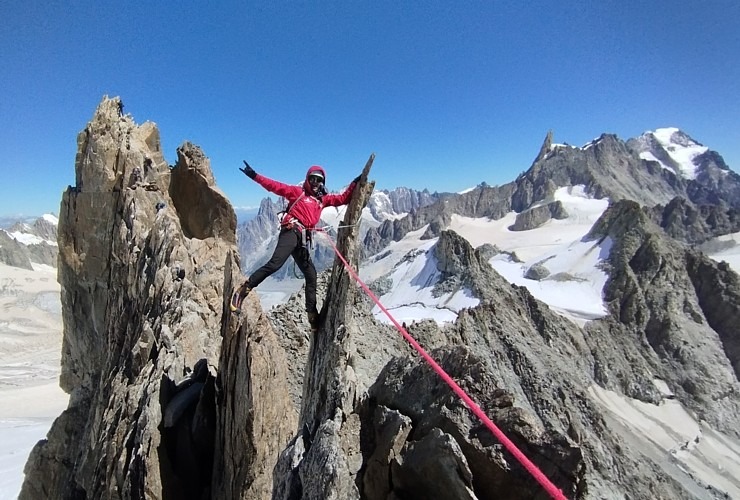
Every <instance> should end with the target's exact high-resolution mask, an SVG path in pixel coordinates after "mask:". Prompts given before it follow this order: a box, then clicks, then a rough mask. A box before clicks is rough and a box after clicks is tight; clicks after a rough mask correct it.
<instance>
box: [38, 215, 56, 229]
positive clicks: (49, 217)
mask: <svg viewBox="0 0 740 500" xmlns="http://www.w3.org/2000/svg"><path fill="white" fill-rule="evenodd" d="M41 217H42V218H43V219H44V220H45V221H47V222H51V223H52V224H54V225H55V226H58V225H59V219H58V218H57V216H56V215H54V214H44V215H42V216H41Z"/></svg>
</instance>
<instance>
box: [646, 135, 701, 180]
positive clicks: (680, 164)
mask: <svg viewBox="0 0 740 500" xmlns="http://www.w3.org/2000/svg"><path fill="white" fill-rule="evenodd" d="M632 144H633V147H634V148H635V150H637V151H638V153H639V155H640V158H642V159H643V160H649V161H657V162H658V163H659V164H660V166H661V167H663V168H664V169H666V170H670V171H672V172H674V173H675V174H676V175H677V176H679V177H682V178H684V179H695V178H696V176H697V175H698V173H699V172H698V167H699V164H698V162H695V161H694V160H695V159H696V158H697V157H699V156H700V155H702V154H704V153H706V152H707V151H708V149H709V148H707V147H706V146H703V145H702V144H700V143H699V142H697V141H695V140H694V139H692V138H691V137H690V136H689V135H688V134H686V133H685V132H683V131H682V130H680V129H678V128H676V127H665V128H659V129H656V130H654V131H647V132H645V133H643V134H642V135H641V136H640V137H638V138H637V139H634V142H633V143H632ZM635 146H636V147H635Z"/></svg>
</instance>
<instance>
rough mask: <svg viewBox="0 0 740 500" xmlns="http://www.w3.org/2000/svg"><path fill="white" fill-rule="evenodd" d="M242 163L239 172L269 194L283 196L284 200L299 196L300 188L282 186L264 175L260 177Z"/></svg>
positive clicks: (245, 163) (246, 164)
mask: <svg viewBox="0 0 740 500" xmlns="http://www.w3.org/2000/svg"><path fill="white" fill-rule="evenodd" d="M242 161H243V162H244V168H240V169H239V170H241V171H242V172H244V175H246V176H247V177H249V178H250V179H252V180H253V181H255V182H256V183H257V184H259V185H260V186H262V187H263V188H265V189H267V190H268V191H269V192H271V193H274V194H276V195H278V196H285V197H286V198H287V197H289V196H297V195H298V194H300V192H301V188H300V187H298V186H290V185H288V184H283V183H282V182H279V181H275V180H272V179H270V178H269V177H265V176H264V175H260V174H258V173H257V172H255V170H254V169H253V168H252V167H250V166H249V163H247V161H246V160H242ZM296 191H297V192H298V194H296Z"/></svg>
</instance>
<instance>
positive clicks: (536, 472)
mask: <svg viewBox="0 0 740 500" xmlns="http://www.w3.org/2000/svg"><path fill="white" fill-rule="evenodd" d="M318 231H320V232H322V233H323V234H324V236H326V239H327V240H329V243H331V246H332V248H334V253H336V254H337V256H338V257H339V258H340V259H341V261H342V263H343V264H344V267H345V268H346V269H347V271H348V272H349V274H350V275H351V276H352V278H353V279H354V280H355V281H357V283H359V284H360V286H361V287H362V289H363V290H364V291H365V293H366V294H367V295H368V296H369V297H370V298H371V299H373V302H375V304H377V306H378V307H379V308H380V310H381V311H383V313H385V315H386V316H388V319H390V320H391V322H393V324H394V325H395V327H396V329H398V331H399V332H401V335H403V338H405V339H406V341H407V342H408V343H409V344H411V346H412V347H413V348H414V349H416V352H418V353H419V354H420V355H421V357H422V358H423V359H424V360H425V361H426V362H427V363H428V364H429V365H430V366H431V367H432V369H433V370H434V371H435V372H437V374H438V375H439V376H440V377H442V380H444V381H445V383H447V385H449V386H450V388H451V389H452V390H453V391H454V392H455V394H457V395H458V396H459V397H460V399H462V400H463V401H464V402H465V404H466V405H467V406H468V408H470V410H471V411H472V412H473V413H474V414H475V416H476V417H478V418H479V419H480V420H481V422H483V424H484V425H485V426H486V427H488V429H489V430H490V431H491V432H492V433H493V435H494V436H495V437H496V439H498V440H499V442H501V444H503V445H504V447H505V448H506V449H507V450H508V451H509V453H511V454H512V455H514V458H516V459H517V460H518V461H519V463H520V464H522V466H523V467H524V468H525V469H527V471H528V472H529V473H530V474H531V475H532V476H533V477H534V478H535V479H536V480H537V482H538V483H539V484H540V486H542V488H544V490H545V491H547V493H548V494H549V495H550V497H552V498H555V499H557V500H566V497H565V495H564V494H563V492H562V491H560V489H559V488H558V487H557V486H555V485H554V484H553V483H552V482H551V481H550V480H549V479H548V478H547V476H545V474H544V473H543V472H542V471H541V470H540V469H539V468H538V467H537V466H536V465H535V464H533V463H532V462H531V461H530V460H529V459H528V458H527V457H526V455H524V453H522V451H521V450H520V449H519V448H517V446H516V445H515V444H514V443H512V442H511V440H510V439H509V438H508V437H506V435H505V434H504V433H503V432H502V431H501V429H499V428H498V427H497V426H496V424H494V423H493V421H491V419H490V418H488V416H487V415H486V414H485V413H484V412H483V410H481V409H480V407H479V406H478V405H477V404H476V403H475V401H473V400H472V399H471V398H470V396H468V395H467V393H466V392H465V391H464V390H463V389H462V388H461V387H460V386H459V385H457V382H455V381H454V380H453V379H452V377H450V376H449V375H448V374H447V372H445V371H444V369H443V368H442V367H441V366H439V364H438V363H437V362H436V361H434V359H433V358H432V357H431V356H430V355H429V354H427V352H426V351H425V350H424V348H423V347H421V345H419V343H418V342H417V341H416V340H415V339H414V338H413V337H412V336H411V335H410V334H409V333H408V332H407V331H406V329H405V328H404V327H403V326H401V325H399V324H398V321H396V319H395V318H394V317H393V316H392V315H391V313H390V312H389V311H388V309H386V308H385V306H383V304H381V303H380V300H379V299H378V297H377V296H376V295H375V294H374V293H373V292H372V290H370V288H368V286H367V285H366V284H365V283H364V282H363V281H362V280H361V279H360V277H359V276H358V275H357V273H356V272H355V271H354V269H352V266H350V265H349V263H348V262H347V260H346V259H345V258H344V256H343V255H342V254H341V252H339V249H338V248H337V247H336V245H335V244H334V242H333V241H332V239H331V238H330V237H329V235H328V234H326V233H325V232H324V231H322V230H320V229H319V230H318Z"/></svg>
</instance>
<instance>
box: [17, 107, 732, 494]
mask: <svg viewBox="0 0 740 500" xmlns="http://www.w3.org/2000/svg"><path fill="white" fill-rule="evenodd" d="M119 109H120V107H119V101H118V100H117V99H107V98H106V99H104V100H103V102H101V104H100V106H99V107H98V109H97V110H96V113H95V115H94V116H93V119H92V121H91V122H90V124H89V125H88V126H87V127H86V129H85V130H84V131H83V132H81V133H80V136H79V137H78V155H77V159H76V165H75V170H76V174H77V175H76V185H75V186H74V187H70V188H69V189H68V190H67V191H66V192H65V194H64V197H63V200H62V210H61V216H60V226H59V244H60V246H59V248H60V254H59V281H60V283H61V285H62V304H63V317H64V325H65V327H64V347H63V370H62V380H61V382H62V386H63V387H64V388H65V390H67V391H69V392H70V393H71V396H72V397H71V399H70V406H69V408H68V409H67V410H66V411H65V412H64V413H63V414H62V415H61V416H60V417H59V418H58V419H57V421H56V422H55V424H54V426H53V427H52V429H51V431H50V433H49V435H48V436H47V439H46V440H44V441H42V442H40V443H39V444H38V445H37V447H36V448H35V449H34V451H33V452H32V454H31V457H30V458H29V462H28V464H27V466H26V481H25V482H24V485H23V490H22V492H21V498H24V499H25V498H44V497H53V498H70V499H71V498H142V497H147V498H280V499H282V498H284V499H289V498H290V499H294V498H306V499H324V498H342V499H348V498H368V499H376V498H377V499H387V498H429V497H437V498H533V497H534V498H541V497H543V496H544V492H543V490H542V489H541V488H540V487H539V486H538V485H537V483H536V482H534V481H532V478H531V476H529V474H528V473H527V472H526V470H525V469H523V468H522V467H521V466H520V465H519V464H518V462H517V461H516V460H514V459H513V457H511V456H510V455H509V454H508V452H506V451H504V450H503V449H502V448H501V446H500V445H499V444H498V443H497V442H496V440H495V439H494V438H493V437H492V436H491V435H490V433H489V432H488V430H487V429H486V428H484V427H483V426H481V425H480V423H479V422H478V421H477V419H475V418H474V417H473V415H472V414H471V413H470V412H469V411H468V410H467V409H466V408H465V406H464V405H463V404H462V403H461V402H460V401H459V400H458V399H457V398H456V397H453V394H452V392H451V391H450V389H449V388H448V387H447V386H446V385H445V384H443V383H442V382H441V380H440V379H439V377H438V376H437V375H436V374H435V373H433V372H432V371H431V370H430V368H429V367H428V366H427V365H426V364H424V363H423V362H422V361H421V360H420V358H419V357H418V355H417V354H415V353H414V352H413V351H412V350H411V349H410V348H409V346H408V345H407V344H406V343H405V342H404V341H403V339H402V338H401V337H400V336H399V335H398V333H397V332H395V331H394V330H393V329H391V328H390V327H388V326H387V325H382V324H379V323H377V322H376V321H375V320H374V319H373V317H372V315H371V314H370V313H369V311H370V307H371V304H370V302H369V299H368V298H367V296H366V295H364V294H361V293H360V289H359V288H358V287H357V285H356V284H355V283H354V281H353V280H352V278H351V277H350V274H349V273H348V271H347V270H345V268H344V265H343V264H342V262H340V261H339V260H338V259H336V260H335V261H334V263H333V266H332V269H331V271H330V272H329V271H327V272H326V273H324V274H323V275H322V276H321V289H320V290H319V296H320V297H324V300H323V304H322V307H321V326H320V329H319V332H318V333H317V335H315V336H308V335H307V330H308V329H307V324H306V322H305V315H304V314H303V313H302V307H301V304H302V297H301V296H300V294H298V295H297V296H294V297H292V298H291V299H290V300H289V301H288V303H286V304H284V305H282V306H279V307H277V308H275V309H274V310H272V311H271V312H270V313H269V314H268V313H265V312H264V311H262V310H261V307H260V304H259V301H258V300H257V297H256V295H255V294H251V295H249V296H248V297H247V299H246V301H245V304H244V306H243V312H242V314H240V315H234V314H231V313H230V312H229V311H228V309H227V308H226V307H225V304H226V302H227V299H228V296H229V293H230V290H231V288H232V286H233V283H235V282H236V281H237V280H238V274H239V260H238V257H237V252H236V236H235V230H236V218H235V215H234V212H233V209H232V207H231V205H230V204H229V203H228V201H227V200H226V199H225V197H224V196H223V194H222V193H221V192H220V191H219V190H218V188H217V187H216V186H215V183H214V180H213V176H212V174H211V172H210V166H209V164H208V159H207V157H206V156H205V155H204V153H203V152H202V151H201V150H200V149H199V148H197V147H196V146H194V145H192V144H189V143H185V144H183V145H182V146H181V147H180V148H178V161H177V164H176V165H175V166H173V167H169V166H167V165H166V164H165V163H164V161H163V157H162V155H161V151H160V145H159V136H158V131H157V129H156V127H155V126H154V125H153V124H151V123H145V124H143V125H136V124H135V123H134V122H133V119H132V118H131V117H130V116H128V115H127V116H121V115H120V113H119ZM543 149H545V150H546V151H545V152H544V153H543V154H544V155H545V156H547V155H549V154H550V152H549V151H550V147H549V146H548V148H543ZM147 158H149V159H150V161H151V163H150V170H149V172H148V174H149V175H148V176H147V178H146V179H144V178H139V177H137V176H135V175H133V172H134V169H135V168H141V167H143V166H145V162H146V159H147ZM543 161H544V158H543ZM371 167H372V157H371V159H370V160H369V161H368V163H367V164H366V166H365V168H364V169H363V174H362V178H361V181H360V183H359V185H358V188H357V189H356V190H355V193H354V195H353V197H352V200H351V202H350V204H349V206H348V207H347V210H346V212H345V218H344V222H343V224H342V225H343V226H346V227H343V228H342V229H341V230H340V231H339V233H338V234H337V247H338V249H339V251H340V253H341V254H342V255H343V256H345V258H346V259H347V261H348V262H349V263H350V264H351V265H352V266H353V267H354V268H356V267H357V263H358V262H359V259H360V255H361V249H360V232H359V230H358V228H357V226H356V223H357V222H358V221H359V220H360V217H361V213H362V209H363V207H365V206H366V205H367V203H368V200H369V197H370V193H371V192H372V189H373V185H372V183H371V182H368V175H369V173H370V170H371ZM545 184H547V183H545ZM545 184H542V186H544V185H545ZM532 186H534V184H532ZM489 189H490V188H486V187H485V186H482V187H481V188H480V189H479V190H476V191H477V194H470V193H466V195H469V196H466V195H460V198H455V200H454V201H451V203H453V205H455V206H457V207H465V210H468V212H466V213H489V214H494V213H500V211H502V210H504V208H505V207H507V204H508V205H509V206H508V208H506V211H508V210H509V209H510V208H511V206H510V205H511V203H512V199H513V198H512V196H511V194H512V193H513V192H514V191H513V186H512V191H506V190H503V191H500V190H499V191H496V190H490V191H489ZM537 189H540V188H537ZM548 189H549V188H548ZM476 191H474V192H472V193H476ZM533 192H534V191H533ZM507 193H508V198H507V196H505V195H507ZM520 194H521V193H520ZM488 202H491V205H490V206H486V203H488ZM437 205H438V204H437ZM548 210H549V209H548ZM421 213H426V214H431V215H432V219H431V220H432V222H433V224H432V225H433V226H434V229H433V230H431V231H430V234H429V237H437V238H438V240H437V242H436V244H435V249H434V255H435V259H436V262H437V266H438V269H439V271H440V273H441V276H442V278H441V279H442V281H443V282H445V283H446V285H445V286H451V287H456V286H457V287H459V286H464V287H468V288H470V289H471V290H472V291H473V293H474V294H475V296H476V297H478V298H479V300H480V304H479V305H478V306H476V307H472V308H469V309H464V310H462V311H461V312H460V314H459V317H458V319H457V321H455V322H454V323H453V324H451V325H449V326H447V327H444V328H442V327H439V326H438V325H436V324H435V323H433V322H429V321H426V322H419V323H415V324H413V325H411V326H410V327H408V329H409V331H410V333H411V334H412V335H413V336H414V338H416V339H417V340H418V342H419V343H420V344H421V345H422V346H424V348H425V349H427V350H428V351H429V352H431V354H432V356H433V358H434V359H436V360H437V361H438V362H439V363H440V364H441V366H442V367H443V368H444V369H445V370H446V371H447V372H448V373H450V374H451V375H452V376H453V377H454V378H455V380H456V381H457V382H458V383H459V384H460V385H461V387H463V388H464V389H465V390H466V391H467V392H468V393H469V394H470V395H471V397H472V398H473V399H474V400H475V401H476V402H477V403H478V404H479V405H480V406H481V407H482V409H483V410H484V411H485V412H486V414H487V415H489V416H490V417H491V419H492V420H493V421H495V422H496V423H497V425H498V426H499V427H500V428H501V429H502V431H503V432H504V433H505V434H506V435H507V436H509V437H510V439H512V441H513V442H514V443H515V444H516V445H517V446H518V447H519V448H520V449H522V450H523V452H524V453H525V454H526V455H527V456H529V457H530V459H531V460H532V461H533V462H534V463H535V464H536V465H537V466H538V467H539V468H540V469H541V470H542V471H543V472H544V473H545V474H546V475H547V477H548V478H549V479H550V480H551V481H553V483H554V484H555V485H556V486H557V487H559V488H560V489H562V491H563V492H564V493H565V495H566V496H567V497H569V498H583V499H586V498H607V497H608V498H612V497H620V498H621V497H629V498H715V497H716V498H721V497H722V495H723V493H722V492H721V491H720V490H718V489H717V488H716V487H714V486H712V485H708V484H704V483H702V482H701V480H700V479H698V478H697V477H694V476H692V475H691V474H690V473H688V472H687V471H686V469H685V468H683V467H682V466H681V463H680V462H677V461H675V457H666V456H663V455H662V454H661V453H663V452H662V451H661V450H660V449H657V448H654V447H651V445H650V443H649V442H648V443H645V442H641V441H640V439H639V435H638V434H637V433H636V432H635V431H634V430H633V429H629V428H624V426H620V424H619V423H618V422H614V421H612V419H611V418H610V416H609V414H608V412H607V411H605V410H604V408H603V407H602V406H600V404H599V403H598V402H597V400H596V399H595V398H594V397H593V394H594V392H595V391H597V390H600V389H609V390H612V391H615V392H616V393H618V394H624V395H628V396H630V397H633V398H636V399H639V400H641V401H646V402H649V403H650V404H656V403H660V402H661V401H662V400H663V399H664V398H666V397H667V396H666V395H665V394H664V393H663V392H661V391H660V390H658V388H656V386H655V384H654V382H653V381H654V379H655V378H660V379H661V380H664V381H665V382H666V383H667V384H668V386H669V387H670V389H671V390H672V391H673V395H674V396H673V397H675V398H678V399H679V400H680V401H681V402H682V403H683V404H684V405H686V406H687V407H688V408H691V409H692V410H693V411H695V412H696V414H697V415H699V416H701V418H703V419H705V420H706V422H708V425H710V426H711V428H712V429H719V430H722V431H724V432H727V433H729V434H730V435H732V436H735V437H737V431H736V430H735V429H737V428H740V426H738V423H740V422H739V421H738V420H740V418H739V417H738V411H737V410H738V394H740V392H738V382H737V366H738V360H737V356H738V352H739V351H738V347H737V337H736V335H735V333H734V329H733V328H732V325H733V324H736V323H735V321H736V318H737V314H738V311H737V304H738V290H739V289H738V283H737V275H735V274H734V273H732V272H731V271H729V270H728V269H726V266H724V267H723V266H721V265H716V264H714V263H712V262H711V261H708V260H707V259H706V258H704V257H702V256H701V255H699V254H697V253H695V252H693V251H692V250H690V249H687V248H686V247H684V246H682V245H680V244H679V243H677V242H675V241H674V240H672V239H671V238H669V237H668V236H667V235H666V233H665V232H664V231H663V230H662V229H661V228H660V227H659V226H657V225H656V224H654V223H653V222H652V221H651V219H650V218H649V217H648V215H647V214H646V212H645V211H644V210H643V209H642V208H641V207H640V205H639V204H636V203H633V202H629V201H623V202H619V203H615V204H614V205H613V206H612V207H611V208H610V209H609V210H608V211H607V212H606V213H605V214H604V215H603V217H602V218H601V219H600V221H599V223H597V225H595V226H594V229H593V230H592V233H591V235H590V237H591V238H593V239H594V241H599V240H600V239H603V238H611V239H612V240H613V241H614V246H613V248H614V250H613V251H612V252H611V253H610V260H609V266H610V270H609V275H610V281H609V285H608V288H607V290H606V292H605V293H606V294H607V299H608V303H609V309H610V315H609V316H608V317H607V318H604V319H602V320H597V321H594V322H590V323H589V324H588V326H587V327H586V329H583V328H580V327H578V326H576V325H574V324H573V323H571V322H570V321H568V320H566V319H565V318H563V317H561V316H559V315H557V314H555V313H553V312H552V311H551V310H550V309H549V307H547V306H546V305H545V304H543V303H542V302H539V301H538V300H536V299H535V298H534V297H533V296H532V295H531V294H530V293H529V292H528V291H527V290H526V289H525V288H522V287H517V286H513V285H510V284H509V283H508V282H506V281H505V280H504V279H503V278H502V277H501V276H500V275H499V274H498V273H496V272H495V271H494V270H493V269H492V268H491V266H490V265H489V264H488V258H489V256H490V253H491V251H492V249H491V248H488V247H481V248H479V249H473V248H472V247H471V246H470V245H469V243H467V241H466V240H465V239H463V238H461V237H459V236H458V235H456V234H455V233H454V232H452V231H449V230H446V224H445V221H447V220H449V217H450V213H454V212H450V213H447V212H445V211H444V210H441V209H440V207H439V206H436V205H435V204H432V205H430V206H428V207H424V208H421V209H419V210H417V211H416V212H415V213H413V214H411V215H410V216H409V217H407V218H406V219H412V220H416V221H417V223H418V221H420V220H421V218H422V217H426V215H424V216H422V215H418V214H421ZM399 222H400V221H399ZM403 224H410V223H409V222H406V223H403ZM403 224H401V225H400V226H399V227H405V226H404V225H403ZM384 226H385V225H384ZM384 226H381V228H380V229H382V228H383V227H384ZM385 227H386V229H387V228H391V232H392V230H393V225H392V224H391V225H388V226H385ZM712 291H715V292H716V291H718V293H717V295H718V296H713V295H712ZM695 375H696V376H695ZM712 381H716V383H715V384H714V385H713V384H712V383H711V382H712ZM708 430H709V428H708ZM697 439H699V440H701V439H702V436H697ZM643 441H644V440H643ZM729 481H732V478H730V479H729ZM730 484H731V483H730ZM736 487H737V488H740V485H736Z"/></svg>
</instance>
